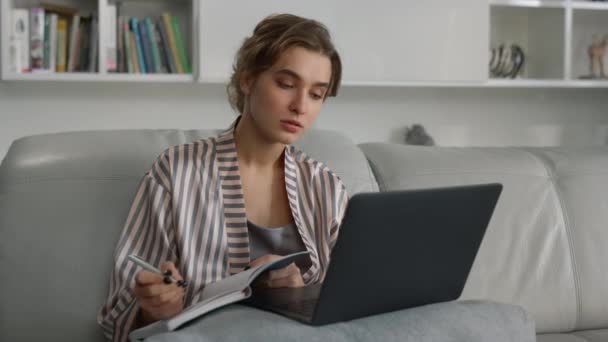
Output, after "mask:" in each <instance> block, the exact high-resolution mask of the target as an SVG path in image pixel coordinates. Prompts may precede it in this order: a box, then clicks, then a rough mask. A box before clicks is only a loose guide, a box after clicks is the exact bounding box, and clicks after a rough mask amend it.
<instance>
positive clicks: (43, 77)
mask: <svg viewBox="0 0 608 342" xmlns="http://www.w3.org/2000/svg"><path fill="white" fill-rule="evenodd" d="M4 80H6V81H60V82H70V81H80V82H154V83H162V82H167V83H192V82H194V78H193V77H192V75H187V74H104V75H102V74H97V73H85V72H83V73H31V74H25V73H24V74H15V73H11V74H7V75H5V76H4Z"/></svg>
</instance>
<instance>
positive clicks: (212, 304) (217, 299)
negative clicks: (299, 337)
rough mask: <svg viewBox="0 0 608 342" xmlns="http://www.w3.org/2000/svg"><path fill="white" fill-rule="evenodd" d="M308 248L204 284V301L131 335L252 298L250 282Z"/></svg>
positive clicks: (143, 334) (170, 327) (167, 326)
mask: <svg viewBox="0 0 608 342" xmlns="http://www.w3.org/2000/svg"><path fill="white" fill-rule="evenodd" d="M308 254H309V252H308V251H303V252H298V253H293V254H289V255H286V256H284V257H282V258H280V259H277V260H275V261H272V262H269V263H266V264H264V265H260V266H257V267H253V268H250V269H248V270H245V271H242V272H240V273H237V274H234V275H232V276H230V277H227V278H224V279H222V280H220V281H217V282H215V283H211V284H207V285H205V288H204V289H203V292H202V295H201V300H200V301H199V302H198V303H196V304H194V305H192V306H190V307H188V308H186V309H185V310H184V311H182V312H181V313H179V314H178V315H177V316H175V317H173V318H170V319H167V320H161V321H157V322H154V323H152V324H149V325H147V326H145V327H142V328H139V329H136V330H133V331H132V332H131V333H130V334H129V338H130V339H131V340H138V339H144V338H146V337H148V336H152V335H156V334H160V333H164V332H169V331H173V330H175V329H177V328H179V327H181V326H182V325H184V324H186V323H188V322H189V321H191V320H193V319H195V318H197V317H200V316H203V315H205V314H206V313H209V312H211V311H213V310H215V309H218V308H221V307H223V306H226V305H228V304H232V303H236V302H239V301H242V300H245V299H247V298H249V297H251V294H252V291H253V290H252V289H251V284H252V283H253V282H254V281H255V280H256V279H257V278H258V277H259V276H260V275H262V274H263V273H264V272H267V271H271V270H275V269H280V268H284V267H286V266H288V265H289V264H291V263H292V262H294V261H296V260H297V259H299V258H301V257H303V256H305V255H308Z"/></svg>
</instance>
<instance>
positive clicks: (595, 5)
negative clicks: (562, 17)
mask: <svg viewBox="0 0 608 342" xmlns="http://www.w3.org/2000/svg"><path fill="white" fill-rule="evenodd" d="M571 6H572V8H573V9H575V10H599V11H602V10H603V11H608V2H592V1H572V4H571Z"/></svg>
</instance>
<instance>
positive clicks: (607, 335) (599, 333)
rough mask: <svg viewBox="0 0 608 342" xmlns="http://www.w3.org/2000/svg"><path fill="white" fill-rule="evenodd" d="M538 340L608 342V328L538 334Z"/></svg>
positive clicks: (540, 341) (553, 341)
mask: <svg viewBox="0 0 608 342" xmlns="http://www.w3.org/2000/svg"><path fill="white" fill-rule="evenodd" d="M536 340H537V341H538V342H606V341H608V329H602V330H583V331H575V332H573V333H569V334H544V335H538V336H537V339H536Z"/></svg>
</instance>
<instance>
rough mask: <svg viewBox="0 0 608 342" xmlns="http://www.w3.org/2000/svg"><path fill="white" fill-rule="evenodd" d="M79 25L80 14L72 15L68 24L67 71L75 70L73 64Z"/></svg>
mask: <svg viewBox="0 0 608 342" xmlns="http://www.w3.org/2000/svg"><path fill="white" fill-rule="evenodd" d="M79 27H80V15H78V14H75V15H74V16H73V17H72V23H71V26H70V39H69V40H68V44H69V48H68V68H67V71H68V72H72V71H74V70H75V65H76V61H77V56H76V55H77V54H78V46H79V45H80V44H79V43H78V31H79Z"/></svg>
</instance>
